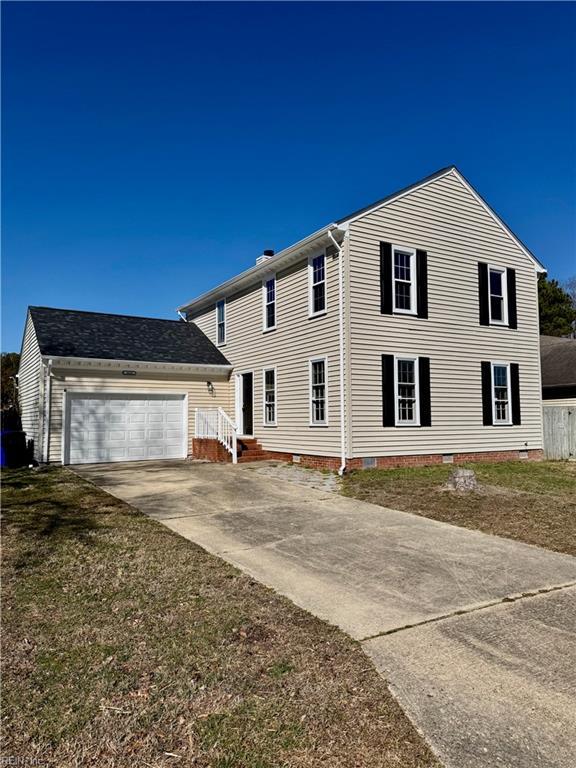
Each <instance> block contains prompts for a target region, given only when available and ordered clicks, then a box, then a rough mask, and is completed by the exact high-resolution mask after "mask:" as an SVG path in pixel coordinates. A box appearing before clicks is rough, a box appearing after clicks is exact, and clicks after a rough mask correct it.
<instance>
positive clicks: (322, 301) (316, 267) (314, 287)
mask: <svg viewBox="0 0 576 768" xmlns="http://www.w3.org/2000/svg"><path fill="white" fill-rule="evenodd" d="M325 312H326V254H325V253H319V254H318V255H317V256H311V257H310V258H309V259H308V314H309V315H310V317H313V316H314V315H323V314H324V313H325Z"/></svg>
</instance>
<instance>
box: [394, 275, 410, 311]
mask: <svg viewBox="0 0 576 768" xmlns="http://www.w3.org/2000/svg"><path fill="white" fill-rule="evenodd" d="M394 292H395V299H396V309H411V301H410V283H402V282H399V281H398V280H397V281H396V283H395V285H394Z"/></svg>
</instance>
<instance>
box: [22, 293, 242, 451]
mask: <svg viewBox="0 0 576 768" xmlns="http://www.w3.org/2000/svg"><path fill="white" fill-rule="evenodd" d="M231 371H232V366H231V365H230V364H229V363H228V361H227V360H226V358H225V357H224V355H223V354H222V353H221V351H220V350H219V349H218V348H217V347H215V346H214V344H213V343H212V342H211V341H210V340H209V339H208V338H207V336H205V334H204V333H202V331H200V329H199V328H198V327H197V326H196V325H194V323H186V322H184V321H176V320H159V319H155V318H142V317H131V316H125V315H107V314H106V315H105V314H100V313H95V312H78V311H75V310H61V309H51V308H47V307H30V309H29V312H28V319H27V322H26V330H25V337H24V343H23V348H22V357H21V362H20V371H19V373H18V384H19V389H20V395H21V396H20V403H21V412H22V423H23V428H24V430H25V431H26V432H27V435H28V437H29V439H30V440H31V441H32V442H33V444H34V456H35V457H36V458H37V459H38V461H41V462H47V463H52V462H54V463H56V462H58V463H60V462H61V463H63V464H92V463H108V462H123V461H145V460H153V459H156V460H160V459H184V458H186V457H187V456H188V455H191V454H192V441H193V436H194V418H195V411H196V409H197V408H217V407H220V408H223V409H224V410H225V411H227V412H229V410H230V405H231V402H232V401H233V398H232V397H231V383H230V374H231Z"/></svg>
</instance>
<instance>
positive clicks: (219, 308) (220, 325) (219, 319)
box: [216, 299, 226, 347]
mask: <svg viewBox="0 0 576 768" xmlns="http://www.w3.org/2000/svg"><path fill="white" fill-rule="evenodd" d="M216 343H217V344H218V346H219V347H221V346H223V345H224V344H226V299H220V301H218V302H216Z"/></svg>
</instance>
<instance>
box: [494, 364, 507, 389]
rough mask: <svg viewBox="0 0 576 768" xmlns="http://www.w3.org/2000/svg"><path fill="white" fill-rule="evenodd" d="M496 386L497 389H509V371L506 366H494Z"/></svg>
mask: <svg viewBox="0 0 576 768" xmlns="http://www.w3.org/2000/svg"><path fill="white" fill-rule="evenodd" d="M494 386H495V387H507V386H508V369H507V368H506V366H505V365H495V366H494Z"/></svg>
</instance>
